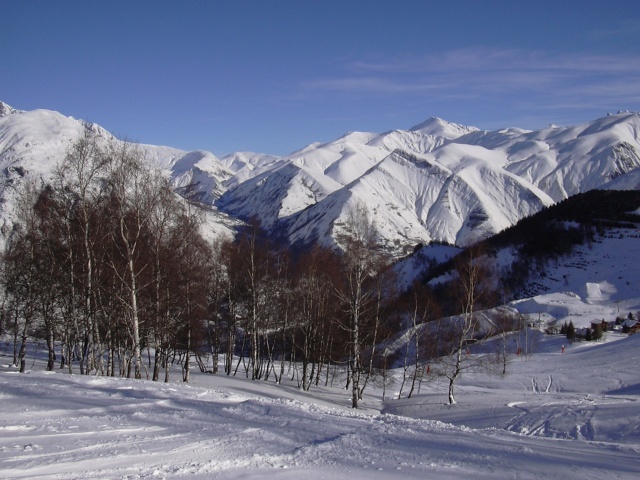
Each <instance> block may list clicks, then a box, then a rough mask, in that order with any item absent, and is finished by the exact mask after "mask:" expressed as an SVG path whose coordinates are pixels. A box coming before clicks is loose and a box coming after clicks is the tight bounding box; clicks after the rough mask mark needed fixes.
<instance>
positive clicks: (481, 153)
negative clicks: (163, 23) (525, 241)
mask: <svg viewBox="0 0 640 480" xmlns="http://www.w3.org/2000/svg"><path fill="white" fill-rule="evenodd" d="M85 128H90V129H93V130H95V131H96V132H99V133H100V134H101V135H104V136H105V137H106V136H109V135H110V134H109V133H108V132H106V131H104V130H103V129H101V128H100V127H99V126H97V125H95V124H88V123H86V122H83V121H79V120H76V119H74V118H71V117H65V116H64V115H62V114H59V113H57V112H52V111H47V110H34V111H29V112H23V111H19V110H15V109H13V108H12V107H9V106H8V105H6V104H4V103H1V102H0V197H1V200H2V207H1V210H0V217H1V218H2V221H3V222H5V223H7V222H9V223H10V222H11V216H12V208H13V207H12V204H13V200H12V198H13V197H14V196H15V195H14V194H15V190H16V188H18V186H19V184H20V183H21V182H22V181H24V180H25V179H28V178H44V179H45V181H46V178H47V177H48V176H49V175H50V174H51V171H52V169H53V167H54V165H55V164H56V163H57V162H59V161H60V160H61V159H62V158H63V157H64V155H65V152H66V150H67V148H68V146H69V144H70V143H71V142H73V140H75V139H76V138H78V136H79V135H80V134H81V132H82V130H83V129H85ZM639 132H640V115H638V114H637V113H628V112H627V113H619V114H615V115H609V116H606V117H604V118H600V119H597V120H595V121H593V122H590V123H587V124H584V125H580V126H572V127H549V128H546V129H543V130H538V131H527V130H522V129H518V128H508V129H504V130H499V131H493V132H487V131H481V130H478V129H477V128H474V127H465V126H462V125H456V124H454V123H449V122H446V121H444V120H442V119H439V118H430V119H428V120H426V121H425V122H423V123H421V124H419V125H416V126H415V127H413V128H410V129H409V130H393V131H390V132H386V133H382V134H378V133H368V132H349V133H347V134H345V135H344V136H342V137H340V138H338V139H336V140H333V141H331V142H327V143H313V144H311V145H308V146H307V147H305V148H303V149H301V150H298V151H296V152H294V153H292V154H290V155H288V156H285V157H276V156H272V155H266V154H258V153H251V152H237V153H233V154H230V155H228V156H226V157H224V158H222V159H218V158H216V157H215V156H214V155H213V154H211V153H209V152H201V151H195V152H187V151H183V150H178V149H174V148H170V147H160V146H152V145H141V146H140V148H142V149H143V151H144V153H145V155H146V156H147V158H148V159H149V161H150V162H152V163H153V164H155V165H157V166H158V167H159V168H162V169H163V170H164V171H165V172H166V174H167V175H168V177H169V178H171V180H172V182H173V183H174V185H175V187H176V191H177V192H178V193H180V194H181V195H184V196H186V197H188V198H190V199H192V200H195V201H198V202H200V203H202V204H204V205H206V206H207V207H209V208H208V210H209V211H216V210H217V211H220V212H222V213H223V214H225V215H228V216H229V217H231V218H241V219H248V218H250V217H255V218H257V219H259V220H260V221H261V223H262V225H263V227H265V228H267V229H268V230H270V231H272V232H274V233H275V232H277V233H278V234H279V235H282V236H283V237H284V238H285V239H286V240H288V241H290V242H293V243H295V242H300V243H305V242H309V241H312V240H318V241H320V242H322V243H324V244H333V243H335V242H336V238H337V237H338V236H339V234H340V233H341V231H342V230H343V229H344V227H345V221H346V218H347V216H348V212H349V209H350V208H351V207H352V205H354V204H356V203H361V204H364V205H366V206H367V207H368V208H369V210H370V212H371V213H372V214H373V215H372V217H373V218H374V220H375V224H376V229H377V231H378V234H379V236H380V240H381V242H382V243H383V244H384V245H385V247H386V249H387V250H388V251H389V252H391V253H393V254H396V255H399V254H402V253H403V252H406V251H409V250H410V249H412V248H413V246H415V245H416V244H418V243H427V242H429V241H432V240H436V241H441V242H448V243H452V244H456V245H468V244H470V243H473V242H474V241H476V240H478V239H481V238H485V237H487V236H489V235H492V234H494V233H496V232H498V231H500V230H502V229H504V228H506V227H508V226H510V225H513V224H514V223H515V222H517V221H518V220H519V219H520V218H522V217H524V216H528V215H531V214H533V213H535V212H536V211H538V210H540V209H542V208H544V207H545V206H548V205H551V204H552V203H554V202H556V201H559V200H562V199H564V198H567V197H568V196H571V195H573V194H575V193H578V192H583V191H587V190H590V189H594V188H624V189H630V188H632V189H635V188H638V185H639V184H640V177H639V175H640V173H639V172H640V170H639V169H638V167H640V156H639V153H638V152H640V139H639ZM12 192H13V193H12ZM219 218H223V217H219ZM214 223H215V222H214Z"/></svg>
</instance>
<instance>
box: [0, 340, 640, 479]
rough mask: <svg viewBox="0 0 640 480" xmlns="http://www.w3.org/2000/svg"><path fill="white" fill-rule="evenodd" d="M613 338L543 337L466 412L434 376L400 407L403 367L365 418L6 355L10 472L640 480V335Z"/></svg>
mask: <svg viewBox="0 0 640 480" xmlns="http://www.w3.org/2000/svg"><path fill="white" fill-rule="evenodd" d="M608 335H609V336H608V337H607V340H606V341H605V342H601V343H586V342H585V343H580V344H578V343H576V344H573V345H568V344H567V345H566V350H565V352H564V353H561V345H562V344H565V343H566V339H564V338H563V337H560V336H545V335H541V336H539V337H538V339H537V342H536V344H535V346H534V347H533V348H534V350H533V353H532V354H531V355H528V356H526V357H525V356H521V357H516V356H513V357H512V358H511V361H510V363H509V365H508V367H507V375H506V376H498V375H495V376H487V375H479V374H478V375H473V376H471V375H469V376H467V377H463V378H462V380H461V381H460V386H459V393H458V395H457V399H458V402H459V403H458V404H457V405H455V406H449V405H445V400H446V388H445V387H446V385H444V384H443V383H441V382H438V381H435V380H432V379H427V381H426V382H425V383H424V384H423V385H422V387H421V390H420V393H419V394H418V395H414V396H413V397H412V398H411V399H407V398H402V399H400V400H398V399H396V398H395V394H396V393H397V389H398V383H397V381H398V380H399V379H398V376H399V374H400V373H399V372H396V373H395V375H396V380H397V381H396V383H395V385H387V391H386V395H387V398H386V400H385V401H383V400H382V396H381V395H382V389H381V385H380V381H378V382H377V383H378V384H377V385H376V386H373V387H372V388H371V389H370V390H369V391H368V392H366V393H365V398H364V402H363V405H364V408H363V409H361V410H357V411H354V410H352V409H350V408H348V405H349V402H350V399H349V392H348V391H345V390H344V389H343V388H341V387H340V386H339V382H337V383H336V385H334V386H333V387H330V386H329V387H323V386H320V387H316V388H313V389H312V390H311V391H310V392H308V393H304V392H302V391H300V390H298V389H297V388H295V386H294V385H292V384H291V383H287V384H286V385H281V386H277V385H275V384H274V383H272V382H265V381H255V382H252V381H250V380H246V379H243V378H235V377H227V376H225V375H221V374H217V375H210V374H200V373H194V374H193V375H192V381H193V383H192V384H190V385H186V384H181V383H177V382H176V381H174V382H173V383H168V384H164V383H156V382H150V381H135V380H129V379H122V378H107V377H95V376H81V375H68V374H66V373H62V372H59V371H56V372H51V373H47V372H44V371H42V370H43V365H42V363H41V362H40V360H39V358H40V357H38V356H35V357H34V355H33V354H32V355H31V356H30V358H31V357H34V358H36V360H34V361H33V362H34V363H33V365H31V367H32V369H31V370H29V371H28V373H26V374H19V373H17V372H16V371H15V369H14V368H13V367H9V366H8V365H7V364H8V363H9V357H8V356H3V357H0V359H1V362H2V369H1V371H0V385H1V388H0V405H2V407H1V409H0V477H2V478H49V479H53V478H64V479H70V478H78V479H80V478H83V479H90V478H118V479H134V478H135V479H139V478H189V479H196V478H202V479H204V478H225V479H234V478H238V479H239V478H243V479H244V478H263V477H265V476H269V478H281V479H294V478H295V479H298V478H305V479H307V480H315V479H327V478H331V479H340V478H344V479H346V478H349V479H353V478H372V479H404V478H438V479H462V478H469V477H472V478H479V479H483V478H486V479H495V478H518V479H534V478H535V479H544V478H552V479H556V478H563V479H580V480H584V479H599V480H603V479H604V480H606V479H632V478H634V479H635V478H638V476H639V475H640V456H639V454H640V423H639V421H638V420H639V412H640V403H639V400H640V383H639V382H640V377H639V376H638V368H639V367H640V335H635V336H632V337H626V336H624V337H623V336H622V335H620V334H615V333H610V334H608ZM32 348H35V347H32ZM8 353H9V352H8V347H7V344H4V345H3V348H2V354H3V355H5V354H8ZM30 363H31V362H30ZM179 376H180V373H179V371H174V378H178V377H179Z"/></svg>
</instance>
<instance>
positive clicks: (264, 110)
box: [0, 0, 640, 156]
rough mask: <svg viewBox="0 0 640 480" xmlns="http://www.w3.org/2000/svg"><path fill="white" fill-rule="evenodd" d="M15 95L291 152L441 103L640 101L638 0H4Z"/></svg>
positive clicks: (222, 144) (619, 104)
mask: <svg viewBox="0 0 640 480" xmlns="http://www.w3.org/2000/svg"><path fill="white" fill-rule="evenodd" d="M0 11H1V12H2V17H3V19H4V22H3V28H2V29H1V30H0V54H1V58H2V59H3V60H2V67H3V68H2V69H1V71H0V100H2V101H4V102H6V103H8V104H9V105H11V106H12V107H14V108H17V109H23V110H31V109H36V108H47V109H51V110H57V111H60V112H61V113H63V114H65V115H70V116H74V117H76V118H82V119H86V120H89V121H92V122H96V123H98V124H100V125H102V126H103V127H105V128H106V129H108V130H109V131H111V132H112V133H115V134H117V135H121V136H124V137H128V138H131V139H132V140H134V141H138V142H142V143H150V144H157V145H169V146H172V147H176V148H181V149H185V150H196V149H201V150H208V151H211V152H213V153H214V154H216V155H217V156H223V155H225V154H228V153H231V152H234V151H244V150H246V151H256V152H264V153H270V154H276V155H286V154H289V153H291V152H293V151H295V150H298V149H300V148H302V147H304V146H305V145H307V144H309V143H312V142H316V141H319V142H326V141H329V140H332V139H334V138H337V137H339V136H341V135H342V134H344V133H345V132H347V131H353V130H359V131H371V132H384V131H388V130H392V129H409V128H410V127H412V126H413V125H416V124H418V123H420V122H422V121H424V120H425V119H426V118H428V117H431V116H438V117H440V118H443V119H445V120H447V121H450V122H455V123H460V124H463V125H469V126H476V127H479V128H481V129H487V130H493V129H498V128H504V127H510V126H514V127H521V128H528V129H537V128H543V127H545V126H547V125H548V124H551V123H553V124H558V125H571V124H577V123H583V122H587V121H590V120H593V119H595V118H598V117H601V116H604V115H606V114H607V113H608V112H615V111H618V110H634V111H636V110H640V88H639V87H640V10H639V9H638V8H637V3H636V2H635V1H628V0H620V1H613V2H602V1H595V0H582V1H578V0H564V1H562V2H557V1H556V2H551V1H547V0H540V1H536V2H526V1H522V2H499V1H491V0H486V1H482V2H480V1H471V0H469V1H454V2H448V3H447V4H446V5H441V4H438V3H435V2H427V1H418V0H405V1H403V2H386V1H377V0H369V1H348V2H342V1H337V0H326V1H323V2H316V1H307V2H303V1H289V0H280V1H276V0H273V1H270V0H266V1H237V2H217V1H213V2H204V1H193V2H186V3H184V2H168V1H147V0H141V1H136V2H125V1H121V0H117V1H112V2H99V1H95V0H87V1H78V0H68V1H65V2H46V1H30V2H22V1H17V0H0Z"/></svg>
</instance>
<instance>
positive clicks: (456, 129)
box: [409, 117, 479, 140]
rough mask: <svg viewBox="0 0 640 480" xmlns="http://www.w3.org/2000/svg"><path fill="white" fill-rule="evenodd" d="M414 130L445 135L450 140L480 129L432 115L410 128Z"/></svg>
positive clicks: (427, 133) (434, 134) (440, 135)
mask: <svg viewBox="0 0 640 480" xmlns="http://www.w3.org/2000/svg"><path fill="white" fill-rule="evenodd" d="M409 130H410V131H412V132H420V133H423V134H425V135H433V136H437V137H444V138H447V139H449V140H453V139H454V138H458V137H461V136H462V135H466V134H467V133H471V132H476V131H478V130H479V129H478V128H476V127H466V126H464V125H459V124H457V123H451V122H447V121H446V120H443V119H441V118H438V117H431V118H428V119H427V120H425V121H424V122H422V123H419V124H418V125H415V126H413V127H411V128H410V129H409Z"/></svg>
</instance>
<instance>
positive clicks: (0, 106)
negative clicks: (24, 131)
mask: <svg viewBox="0 0 640 480" xmlns="http://www.w3.org/2000/svg"><path fill="white" fill-rule="evenodd" d="M19 112H20V111H19V110H16V109H15V108H13V107H12V106H10V105H7V104H6V103H4V102H2V101H0V117H6V116H7V115H11V114H12V113H19Z"/></svg>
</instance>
